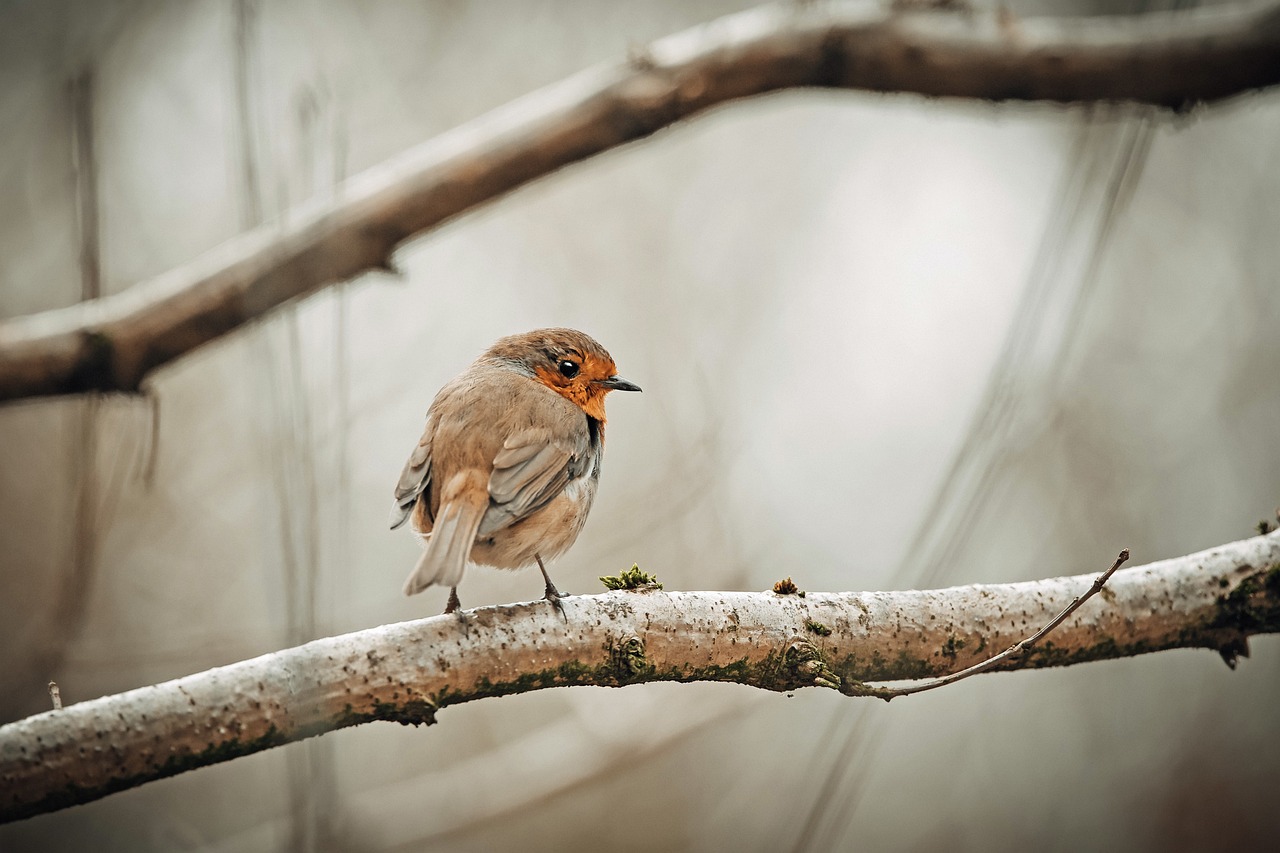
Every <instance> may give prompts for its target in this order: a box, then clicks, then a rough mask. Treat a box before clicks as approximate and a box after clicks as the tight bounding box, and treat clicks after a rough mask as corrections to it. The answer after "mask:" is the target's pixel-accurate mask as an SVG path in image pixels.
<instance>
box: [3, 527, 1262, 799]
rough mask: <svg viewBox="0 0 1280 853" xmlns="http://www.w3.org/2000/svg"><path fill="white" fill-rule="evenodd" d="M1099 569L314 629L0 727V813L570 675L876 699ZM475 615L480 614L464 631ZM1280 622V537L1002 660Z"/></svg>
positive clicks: (1189, 640) (1235, 644) (632, 597)
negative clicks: (306, 636)
mask: <svg viewBox="0 0 1280 853" xmlns="http://www.w3.org/2000/svg"><path fill="white" fill-rule="evenodd" d="M1094 578H1095V575H1092V574H1091V575H1080V576H1077V577H1067V578H1055V579H1051V580H1041V581H1033V582H1027V583H1014V584H998V585H974V586H964V587H954V588H952V589H944V590H931V591H906V592H873V593H808V594H807V595H804V596H801V595H799V594H792V595H780V594H777V593H774V592H765V593H747V592H670V593H668V592H660V591H645V592H611V593H605V594H602V595H591V596H571V597H567V598H565V599H564V601H563V604H564V608H565V614H566V616H567V623H566V621H565V620H563V619H562V618H561V617H560V615H559V614H558V613H557V612H556V611H555V610H554V609H553V608H552V607H551V606H550V605H549V604H547V603H546V602H537V603H531V604H517V605H508V606H500V607H484V608H480V609H478V610H473V611H467V612H466V614H465V620H464V621H460V620H459V619H458V618H456V617H454V616H436V617H434V618H430V619H422V620H418V621H415V622H405V623H400V624H396V625H384V626H382V627H379V628H372V629H369V630H366V631H359V632H356V633H354V634H347V635H344V636H340V637H331V638H327V639H323V640H316V641H315V642H312V643H308V644H307V645H305V646H300V647H298V648H293V649H288V650H285V651H281V652H277V653H274V654H269V655H264V656H262V657H259V658H254V659H253V660H248V661H244V662H241V663H237V664H233V665H231V666H225V667H220V668H218V669H213V670H209V671H208V672H203V673H199V674H197V675H191V676H187V677H185V678H180V679H177V680H176V681H170V682H166V683H164V684H159V685H155V686H152V687H144V688H141V689H138V690H132V691H129V692H127V693H122V694H119V695H116V696H106V697H103V698H101V699H95V700H92V701H88V702H81V703H78V704H74V705H68V706H66V707H64V708H63V709H61V710H57V711H49V712H47V713H44V714H39V715H37V716H34V717H29V718H27V719H25V720H20V721H18V722H14V723H10V724H8V725H5V726H2V727H0V820H16V819H19V818H24V817H28V816H30V815H35V814H40V813H42V812H47V811H53V810H56V809H59V808H63V807H66V806H69V805H73V804H76V803H84V802H89V801H91V800H96V799H98V798H100V797H103V796H106V795H107V794H110V793H112V792H114V791H120V790H124V789H126V788H132V787H136V786H138V785H141V784H143V783H145V782H148V781H151V780H154V779H160V778H163V777H166V776H172V775H174V774H177V773H181V772H183V771H185V770H191V769H194V768H196V767H203V766H206V765H209V764H215V763H217V762H220V761H226V760H228V759H231V758H235V757H238V756H241V755H248V754H250V753H253V752H258V751H260V750H263V749H267V748H269V747H273V746H278V745H280V744H284V743H289V742H291V741H297V740H302V739H304V738H308V737H313V736H315V735H318V734H321V733H323V732H327V731H332V730H335V729H339V728H344V727H347V726H354V725H358V724H360V723H365V722H369V721H372V720H392V721H396V722H401V723H413V724H418V723H433V722H435V720H436V715H437V713H438V712H439V711H440V709H442V708H445V707H448V706H450V705H457V704H460V703H463V702H470V701H472V700H475V699H482V698H485V697H490V696H504V695H508V694H514V693H522V692H527V691H531V690H538V689H541V688H545V687H560V686H569V685H598V686H622V685H628V684H639V683H645V682H652V681H681V682H688V681H726V682H736V683H739V684H745V685H750V686H753V687H759V688H763V689H766V690H778V691H790V690H796V689H798V688H801V687H806V686H820V687H827V688H833V689H837V690H839V691H840V692H842V693H845V694H847V695H851V696H867V695H877V689H878V688H875V687H872V686H870V685H869V684H867V682H870V681H890V680H903V679H919V678H926V677H930V676H936V675H942V674H946V673H949V672H953V671H955V670H958V669H962V668H964V667H966V666H968V665H970V664H973V663H976V662H978V661H981V660H984V659H986V658H988V657H991V655H992V654H993V653H994V652H996V651H998V650H1000V649H1003V648H1007V647H1008V646H1010V645H1012V644H1014V643H1016V642H1017V641H1019V640H1022V639H1023V638H1025V637H1026V636H1027V635H1028V634H1029V633H1030V632H1031V631H1034V630H1035V629H1036V628H1037V627H1039V626H1040V625H1043V624H1045V623H1046V622H1048V621H1049V619H1050V618H1051V617H1053V616H1054V614H1055V613H1057V612H1059V611H1060V610H1062V608H1063V607H1065V606H1067V605H1068V604H1069V603H1070V602H1071V601H1072V600H1073V598H1074V597H1075V596H1077V595H1079V594H1081V593H1082V592H1084V591H1085V590H1087V589H1088V588H1089V587H1090V584H1091V583H1092V582H1093V581H1094ZM464 622H465V624H464ZM1274 632H1280V533H1273V534H1271V535H1269V536H1259V537H1256V538H1253V539H1248V540H1244V541H1241V542H1236V543H1233V544H1231V545H1225V546H1223V547H1221V548H1216V549H1213V550H1210V551H1205V552H1202V553H1199V554H1193V555H1190V556H1187V557H1181V558H1178V559H1174V560H1166V561H1164V562H1159V563H1152V564H1150V565H1147V566H1142V567H1138V568H1133V569H1129V570H1127V571H1121V572H1117V573H1116V574H1115V575H1114V576H1113V577H1112V578H1111V579H1110V581H1109V582H1108V584H1107V586H1106V587H1105V588H1103V589H1102V592H1101V594H1100V595H1099V596H1097V597H1096V598H1094V599H1092V600H1090V601H1089V602H1087V604H1086V605H1085V606H1084V607H1081V608H1080V609H1079V610H1078V611H1076V612H1075V613H1073V614H1072V615H1071V616H1070V618H1068V619H1067V620H1066V621H1065V622H1063V623H1062V625H1061V626H1059V627H1058V628H1057V629H1056V631H1055V632H1054V633H1053V634H1052V635H1051V636H1050V638H1048V639H1046V640H1045V641H1043V642H1042V643H1041V644H1040V645H1038V646H1036V647H1035V648H1033V649H1031V650H1029V651H1028V652H1027V653H1026V654H1025V655H1019V656H1014V657H1011V658H1008V659H1006V660H1004V661H1002V662H1001V664H1000V667H999V668H1001V669H1019V668H1032V667H1046V666H1063V665H1068V664H1075V663H1082V662H1085V661H1093V660H1102V659H1109V658H1119V657H1126V656H1131V655H1137V654H1142V653H1146V652H1154V651H1160V650H1162V649H1172V648H1183V647H1188V648H1190V647H1204V648H1211V649H1217V650H1218V651H1220V652H1221V653H1222V654H1223V656H1224V657H1225V658H1227V659H1228V661H1229V662H1230V663H1232V664H1234V662H1235V656H1236V655H1238V654H1247V646H1246V642H1245V640H1246V638H1247V637H1248V636H1250V635H1252V634H1258V633H1274Z"/></svg>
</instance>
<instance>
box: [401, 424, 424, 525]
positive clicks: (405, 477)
mask: <svg viewBox="0 0 1280 853" xmlns="http://www.w3.org/2000/svg"><path fill="white" fill-rule="evenodd" d="M431 433H432V429H431V422H430V421H428V422H427V428H426V430H424V431H423V433H422V438H421V439H420V440H419V441H418V446H417V447H415V448H414V449H413V453H412V454H410V456H409V461H408V462H406V463H404V470H403V471H401V472H400V480H399V482H397V483H396V502H395V505H394V506H392V507H391V529H392V530H395V529H396V528H397V527H399V526H400V525H402V524H404V522H405V519H407V518H408V517H409V512H410V510H412V509H413V505H414V504H415V503H417V501H418V496H419V495H421V494H422V493H423V492H424V491H425V490H426V488H427V486H429V485H430V484H431Z"/></svg>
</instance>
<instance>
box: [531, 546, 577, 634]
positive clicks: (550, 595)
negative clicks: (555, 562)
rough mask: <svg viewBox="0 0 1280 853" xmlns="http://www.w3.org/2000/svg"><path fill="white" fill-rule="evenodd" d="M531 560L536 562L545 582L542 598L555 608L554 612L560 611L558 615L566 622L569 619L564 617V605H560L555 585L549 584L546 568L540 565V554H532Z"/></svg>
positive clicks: (559, 596) (549, 577)
mask: <svg viewBox="0 0 1280 853" xmlns="http://www.w3.org/2000/svg"><path fill="white" fill-rule="evenodd" d="M533 558H534V559H535V560H537V561H538V568H539V569H542V579H543V580H545V581H546V582H547V591H546V592H545V593H544V594H543V596H542V597H543V598H545V599H546V600H547V601H550V602H551V605H552V606H553V607H555V609H556V610H559V611H560V615H561V616H562V617H563V618H564V621H566V622H568V621H569V617H568V616H566V615H565V612H564V605H563V604H561V603H560V598H561V595H560V590H558V589H556V585H555V584H553V583H552V582H551V575H549V574H547V567H546V566H544V565H543V564H542V556H541V555H540V554H534V555H533Z"/></svg>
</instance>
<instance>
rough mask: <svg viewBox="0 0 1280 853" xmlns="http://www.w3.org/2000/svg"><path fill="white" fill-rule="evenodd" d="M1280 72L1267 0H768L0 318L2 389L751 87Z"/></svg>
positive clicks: (332, 276) (358, 255) (1257, 76)
mask: <svg viewBox="0 0 1280 853" xmlns="http://www.w3.org/2000/svg"><path fill="white" fill-rule="evenodd" d="M1006 17H1007V16H1006ZM641 60H642V61H641ZM1277 83H1280V8H1277V7H1259V6H1242V7H1222V6H1215V7H1213V8H1205V9H1196V10H1193V11H1188V12H1182V13H1152V14H1146V15H1140V16H1135V17H1129V18H1123V17H1112V16H1108V17H1106V18H1099V19H1064V20H1051V19H1031V20H1022V21H1019V22H1018V24H1017V26H1016V27H1011V26H1009V25H1008V21H1007V20H1005V22H1004V23H1003V24H1002V23H1001V19H1000V17H999V15H997V14H995V13H985V12H965V13H964V14H957V13H955V12H949V11H945V10H942V11H937V10H934V11H918V12H908V11H902V10H898V9H892V8H886V7H885V4H881V3H871V2H849V1H848V0H846V2H827V3H824V2H813V3H805V4H799V3H780V4H777V5H770V6H762V7H759V8H756V9H751V10H748V11H745V12H741V13H738V14H736V15H731V16H729V17H726V18H722V19H720V20H717V21H713V22H711V23H709V24H706V25H704V26H701V27H696V28H694V29H691V30H688V31H686V32H683V33H679V34H676V35H673V36H670V37H668V38H665V39H661V40H659V41H657V42H655V43H653V44H652V45H650V46H649V47H648V48H647V49H646V50H644V51H643V52H641V53H637V54H635V56H634V57H633V58H632V59H629V60H624V61H620V62H617V63H613V64H608V65H603V66H599V67H597V68H593V69H588V70H587V71H584V72H582V73H580V74H578V75H576V76H573V77H571V78H569V79H567V80H565V81H563V82H561V83H559V84H556V85H553V86H551V87H548V88H546V89H543V90H540V91H537V92H534V93H532V94H530V95H528V96H526V97H524V98H522V99H520V100H518V101H515V102H513V103H511V104H509V105H507V106H506V107H504V108H501V109H499V110H496V111H494V112H492V113H490V114H488V115H486V116H482V117H480V118H479V119H477V120H475V121H473V122H471V123H470V124H467V125H464V126H462V127H460V128H457V129H456V130H454V131H451V132H449V133H446V134H445V135H443V136H441V137H439V138H437V139H435V140H433V141H431V142H428V143H426V144H424V145H423V146H421V147H419V148H417V149H415V150H412V151H409V152H407V153H406V154H405V155H403V156H401V157H399V158H396V159H395V160H394V161H392V162H389V163H386V164H383V165H382V166H379V167H377V168H375V169H373V170H370V171H369V172H366V173H365V174H363V175H359V176H356V177H354V178H352V179H351V180H349V181H348V182H347V183H345V184H344V185H343V186H342V188H341V189H340V190H339V192H338V193H337V194H336V200H335V201H322V202H317V203H315V204H313V205H311V206H307V207H304V208H302V209H299V210H295V211H291V212H290V214H289V216H288V217H287V220H286V221H285V222H283V223H268V224H266V225H264V226H263V227H261V228H258V229H257V230H254V231H250V232H248V233H246V234H244V235H242V236H241V237H239V238H237V239H236V240H234V241H233V242H231V243H228V244H226V245H224V246H222V247H220V248H219V249H216V250H215V251H213V252H211V253H210V254H208V255H206V256H204V257H202V258H199V259H197V260H195V261H194V262H192V263H191V264H189V265H188V266H185V267H182V268H179V269H177V270H174V271H172V272H170V273H168V274H166V275H163V276H160V277H159V278H157V279H154V280H152V281H150V282H146V283H144V284H141V285H137V286H135V287H133V288H131V289H129V290H127V291H124V292H122V293H119V294H116V295H114V296H110V297H107V298H104V299H100V300H94V301H91V302H88V303H85V304H83V305H79V306H74V307H72V308H66V309H60V310H57V311H50V312H46V313H44V314H37V315H34V316H31V317H27V318H24V319H20V320H14V321H10V322H7V323H0V400H12V399H17V398H22V397H32V396H39V395H50V394H68V393H79V392H83V391H91V390H96V391H126V392H135V391H137V390H138V388H139V387H140V385H141V383H142V380H143V378H144V377H146V376H147V374H148V373H150V372H151V371H152V370H154V369H156V368H158V367H160V366H161V365H164V364H167V363H168V362H170V361H172V360H174V359H176V358H179V357H180V356H182V355H184V354H185V353H187V352H189V351H190V350H192V349H194V348H196V347H199V346H201V345H203V344H205V343H208V342H209V341H211V340H213V339H215V338H217V337H219V336H221V335H224V334H226V333H228V332H230V331H232V330H233V329H236V328H238V327H240V326H241V325H243V324H245V323H247V322H249V321H250V320H252V319H255V318H257V317H259V316H261V315H263V314H265V313H266V312H268V311H269V310H271V309H273V308H275V307H277V306H279V305H281V304H283V303H285V302H287V301H289V300H292V299H295V298H298V297H301V296H305V295H307V294H310V293H313V292H315V291H317V290H319V289H320V288H321V287H323V286H325V285H327V284H331V283H334V282H339V281H344V280H347V279H350V278H352V277H354V276H356V275H358V274H360V273H362V272H365V271H367V270H372V269H388V268H394V264H393V263H392V262H391V254H392V253H393V252H394V251H395V250H396V248H397V247H398V246H399V245H400V244H401V243H402V242H404V241H405V240H407V239H409V238H411V237H414V236H416V235H419V234H422V233H424V232H426V231H429V230H431V229H433V228H436V227H438V226H440V225H441V224H443V223H445V222H448V221H450V220H452V219H454V218H455V217H457V216H459V215H461V214H463V213H466V212H467V211H470V210H473V209H475V208H477V207H479V206H480V205H482V204H485V203H487V202H490V201H493V200H494V199H496V198H499V197H501V196H503V195H505V194H506V193H508V192H510V191H512V190H514V189H516V188H517V187H520V186H523V185H525V184H527V183H529V182H531V181H533V180H536V179H538V178H541V177H543V176H546V175H549V174H551V173H552V172H555V171H556V170H558V169H560V168H562V167H564V166H567V165H569V164H571V163H576V162H578V161H581V160H584V159H586V158H588V157H591V156H593V155H595V154H598V153H600V152H603V151H607V150H609V149H611V148H614V147H617V146H619V145H623V144H625V143H628V142H631V141H634V140H637V139H642V138H644V137H646V136H649V135H651V134H653V133H655V132H657V131H658V130H661V129H662V128H664V127H668V126H670V125H672V124H674V123H676V122H678V121H680V120H682V119H686V118H689V117H690V116H694V115H696V114H698V113H701V112H704V111H706V110H708V109H710V108H712V107H715V106H718V105H721V104H725V103H728V102H731V101H735V100H740V99H743V98H750V97H754V96H758V95H763V94H767V93H770V92H777V91H782V90H786V89H794V88H801V87H821V88H829V89H852V90H861V91H873V92H914V93H918V94H922V95H927V96H945V97H962V98H978V99H985V100H992V101H1005V100H1027V101H1031V100H1039V101H1056V102H1063V103H1091V102H1099V101H1103V102H1131V103H1141V104H1148V105H1154V106H1157V107H1164V108H1170V109H1179V110H1181V109H1186V108H1188V107H1190V106H1193V105H1195V104H1198V103H1206V102H1211V101H1217V100H1221V99H1224V98H1229V97H1233V96H1236V95H1239V94H1241V93H1244V92H1247V91H1251V90H1254V89H1258V88H1262V87H1267V86H1273V85H1276V84H1277Z"/></svg>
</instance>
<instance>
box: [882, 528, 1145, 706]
mask: <svg viewBox="0 0 1280 853" xmlns="http://www.w3.org/2000/svg"><path fill="white" fill-rule="evenodd" d="M1128 559H1129V549H1128V548H1125V549H1124V550H1123V551H1121V552H1120V556H1118V557H1116V561H1115V563H1113V564H1112V566H1111V568H1109V569H1107V570H1106V571H1105V572H1103V573H1102V574H1100V575H1098V579H1097V580H1095V581H1094V582H1093V585H1092V586H1091V587H1089V589H1088V590H1086V591H1085V592H1084V593H1083V594H1082V595H1078V596H1076V598H1075V600H1074V601H1072V602H1071V603H1070V604H1068V605H1067V606H1066V607H1065V608H1063V610H1062V612H1061V613H1059V614H1058V615H1057V616H1055V617H1053V619H1052V620H1051V621H1050V622H1049V623H1048V624H1046V625H1045V626H1044V627H1043V628H1041V629H1040V630H1039V631H1036V632H1035V633H1034V634H1032V635H1031V636H1030V637H1027V638H1026V639H1025V640H1019V641H1018V642H1016V643H1014V644H1013V645H1012V646H1010V647H1009V648H1007V649H1005V650H1004V651H1003V652H1000V653H999V654H997V655H992V656H991V657H989V658H987V659H986V660H984V661H982V662H981V663H975V664H974V665H973V666H970V667H967V668H965V669H962V670H960V671H959V672H953V673H951V674H950V675H944V676H943V677H941V678H935V679H932V680H930V681H925V682H922V683H920V684H912V685H910V686H909V687H876V686H872V685H866V688H867V695H870V696H875V697H877V698H880V699H884V700H885V701H886V702H887V701H889V700H890V699H894V698H896V697H898V696H910V695H911V694H913V693H923V692H925V691H926V690H936V689H937V688H939V687H946V686H947V685H948V684H955V683H956V682H957V681H962V680H964V679H966V678H968V677H969V676H971V675H977V674H979V673H982V672H988V671H989V670H992V669H995V668H996V667H998V666H1000V664H1001V663H1002V662H1004V661H1005V660H1008V659H1009V658H1012V657H1015V656H1018V655H1024V654H1026V653H1027V652H1029V651H1031V649H1032V648H1034V647H1035V645H1036V644H1037V643H1039V642H1040V641H1041V640H1043V639H1044V638H1045V637H1046V636H1048V634H1049V632H1051V631H1052V630H1053V629H1054V628H1057V627H1058V626H1059V625H1061V624H1062V623H1063V622H1065V621H1066V620H1067V617H1068V616H1070V615H1071V614H1072V613H1075V612H1076V611H1077V610H1079V609H1080V605H1082V604H1084V603H1085V602H1086V601H1088V600H1089V599H1090V598H1093V596H1095V595H1097V594H1098V593H1099V592H1101V591H1102V587H1103V586H1104V585H1106V583H1107V581H1108V580H1109V579H1110V578H1111V576H1112V575H1113V574H1115V572H1116V569H1118V568H1120V567H1121V566H1122V565H1124V564H1125V562H1126V561H1128Z"/></svg>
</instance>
